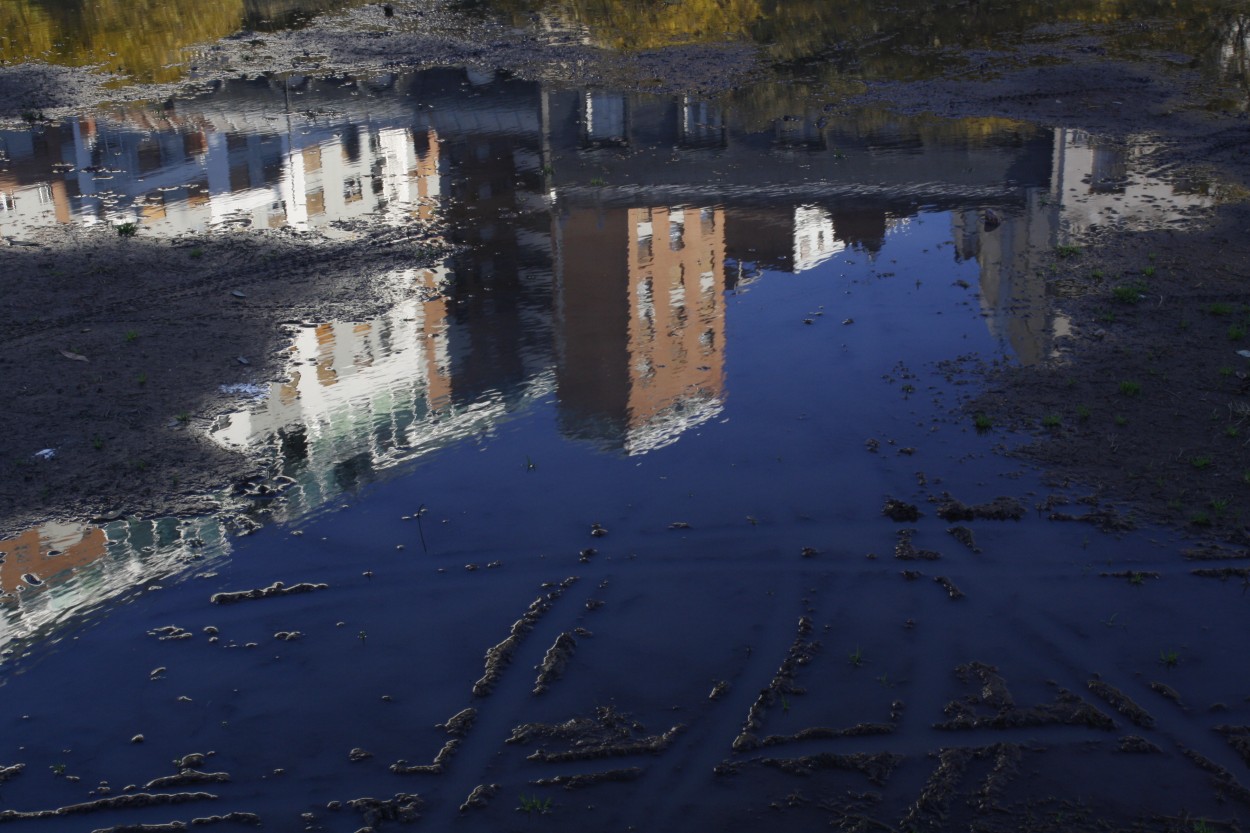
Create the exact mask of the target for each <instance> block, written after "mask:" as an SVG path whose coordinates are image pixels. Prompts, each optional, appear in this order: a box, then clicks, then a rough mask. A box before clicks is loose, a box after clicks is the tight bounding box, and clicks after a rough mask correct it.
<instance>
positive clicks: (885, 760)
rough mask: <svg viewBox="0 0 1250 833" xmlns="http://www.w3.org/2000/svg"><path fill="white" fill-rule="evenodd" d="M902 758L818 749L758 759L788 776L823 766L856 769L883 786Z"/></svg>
mask: <svg viewBox="0 0 1250 833" xmlns="http://www.w3.org/2000/svg"><path fill="white" fill-rule="evenodd" d="M902 761H903V756H902V755H898V754H896V753H893V752H876V753H873V754H868V753H866V752H856V753H853V754H849V755H839V754H837V753H834V752H820V753H817V754H815V755H804V756H803V757H801V758H760V759H759V763H760V764H762V765H764V766H770V767H775V768H776V769H779V770H781V771H782V772H786V773H789V774H790V775H811V774H812V773H813V772H817V771H819V770H822V769H840V770H846V771H849V772H858V773H861V774H863V775H865V776H867V777H868V780H869V781H871V782H872V783H874V784H877V785H878V786H882V785H884V784H885V782H886V781H887V780H888V779H889V777H890V774H891V773H892V772H894V769H895V768H896V767H897V766H898V765H899V764H900V763H902Z"/></svg>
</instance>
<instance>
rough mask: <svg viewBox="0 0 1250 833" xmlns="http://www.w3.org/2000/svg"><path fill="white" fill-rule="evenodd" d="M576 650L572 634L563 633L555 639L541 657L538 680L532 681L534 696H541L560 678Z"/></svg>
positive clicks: (575, 642)
mask: <svg viewBox="0 0 1250 833" xmlns="http://www.w3.org/2000/svg"><path fill="white" fill-rule="evenodd" d="M576 648H577V640H576V639H574V638H573V635H572V634H570V633H568V632H565V633H562V634H560V635H559V636H557V637H556V641H555V642H554V643H552V645H551V647H550V648H548V649H547V653H546V655H544V656H543V661H542V664H541V665H539V666H538V678H537V679H535V680H534V693H535V694H542V693H543V692H544V691H546V690H547V689H548V687H550V685H551V683H553V682H555V681H556V680H558V679H559V678H560V675H561V674H563V673H564V667H565V666H566V665H567V664H568V662H569V657H571V656H573V651H574V650H576Z"/></svg>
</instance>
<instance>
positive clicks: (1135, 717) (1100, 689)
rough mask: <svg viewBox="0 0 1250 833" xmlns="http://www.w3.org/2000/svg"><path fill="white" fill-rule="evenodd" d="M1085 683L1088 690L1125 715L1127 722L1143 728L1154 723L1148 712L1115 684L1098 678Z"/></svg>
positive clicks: (1149, 726) (1147, 727)
mask: <svg viewBox="0 0 1250 833" xmlns="http://www.w3.org/2000/svg"><path fill="white" fill-rule="evenodd" d="M1087 685H1088V686H1089V690H1090V691H1092V692H1094V693H1095V694H1097V695H1098V696H1099V697H1101V698H1102V699H1103V700H1106V701H1107V703H1108V704H1109V705H1110V706H1111V708H1113V709H1115V710H1116V711H1118V712H1119V713H1120V714H1122V715H1124V716H1125V717H1127V718H1128V719H1129V722H1131V723H1133V724H1134V725H1136V726H1140V727H1142V728H1143V729H1150V728H1152V727H1153V726H1154V725H1155V719H1154V718H1153V717H1152V716H1151V715H1150V712H1148V711H1146V710H1145V709H1143V708H1142V707H1141V706H1139V705H1137V704H1136V703H1134V702H1133V699H1132V698H1131V697H1129V696H1128V695H1127V694H1125V693H1124V692H1123V691H1120V690H1119V689H1118V688H1116V687H1115V686H1113V685H1109V684H1108V683H1105V682H1103V681H1102V680H1098V679H1094V680H1090V681H1089V683H1088V684H1087Z"/></svg>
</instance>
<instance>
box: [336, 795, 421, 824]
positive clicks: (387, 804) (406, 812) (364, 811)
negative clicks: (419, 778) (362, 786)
mask: <svg viewBox="0 0 1250 833" xmlns="http://www.w3.org/2000/svg"><path fill="white" fill-rule="evenodd" d="M424 804H425V802H424V801H423V800H422V799H421V796H419V795H416V794H415V793H395V795H394V796H393V797H391V798H368V797H366V798H353V799H352V800H350V801H348V802H346V805H347V807H349V808H350V809H352V810H355V811H356V812H358V813H360V816H361V818H362V819H363V820H364V823H365V826H366V827H367V828H373V827H375V826H376V825H377V823H378V822H380V821H397V822H399V823H401V824H411V823H412V822H414V821H416V820H417V819H418V818H420V817H421V813H420V810H421V808H422V806H424Z"/></svg>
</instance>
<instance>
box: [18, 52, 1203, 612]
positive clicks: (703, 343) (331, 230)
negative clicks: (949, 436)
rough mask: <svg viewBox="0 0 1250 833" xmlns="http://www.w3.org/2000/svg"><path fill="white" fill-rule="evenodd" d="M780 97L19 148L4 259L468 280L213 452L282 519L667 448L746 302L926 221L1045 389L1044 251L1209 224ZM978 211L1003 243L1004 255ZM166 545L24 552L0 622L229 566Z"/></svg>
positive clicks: (306, 85) (212, 99)
mask: <svg viewBox="0 0 1250 833" xmlns="http://www.w3.org/2000/svg"><path fill="white" fill-rule="evenodd" d="M767 93H768V91H767V90H761V89H754V90H750V91H746V92H743V93H742V94H741V95H739V96H731V97H729V98H727V99H724V100H718V101H706V100H699V99H695V98H690V97H664V96H647V95H623V94H619V93H614V92H611V91H604V90H595V91H580V92H579V91H575V90H573V91H570V90H563V91H557V90H547V89H544V88H543V87H541V86H540V85H539V84H536V83H531V82H524V81H518V80H515V79H510V78H505V77H502V76H499V77H497V76H496V75H494V74H491V73H478V72H466V71H463V70H451V69H440V70H430V71H425V72H420V73H412V74H405V75H383V76H380V77H376V78H370V79H346V78H332V79H316V78H308V77H300V76H291V77H287V78H269V79H261V80H254V81H235V82H229V83H226V84H224V85H222V86H221V87H220V88H219V89H217V90H216V91H215V92H214V93H213V94H209V95H206V96H203V97H201V98H197V99H194V100H186V101H183V100H173V101H170V102H167V103H166V104H165V105H164V106H161V107H151V106H140V105H132V106H126V107H120V108H113V109H107V110H103V111H101V112H99V113H96V114H94V115H92V116H89V117H82V118H79V119H76V120H73V121H69V122H66V123H63V124H60V125H38V126H33V127H31V128H29V129H25V130H6V131H0V154H2V156H0V160H2V161H0V234H2V235H4V236H7V237H14V238H25V237H28V236H30V235H32V234H33V233H35V232H37V231H38V229H39V228H41V227H48V226H54V225H61V224H71V223H73V224H80V225H92V224H106V223H107V224H111V223H119V222H123V221H133V222H136V223H138V224H139V225H140V226H141V227H142V228H143V230H144V233H145V234H160V235H169V236H173V235H178V234H183V233H187V232H198V231H204V230H206V229H232V228H237V227H253V228H262V229H274V228H293V229H298V230H319V231H321V232H323V233H326V234H357V233H360V232H359V229H360V228H362V227H365V226H374V225H377V224H389V225H393V226H399V227H409V226H411V225H413V224H424V223H432V222H434V221H436V220H437V221H438V222H439V223H441V225H440V228H442V229H443V230H444V233H445V234H446V235H447V236H448V238H449V240H450V241H451V242H453V243H456V244H460V250H459V253H458V254H456V255H455V256H453V257H451V258H450V259H449V260H448V261H447V262H445V263H444V264H442V265H440V266H439V267H437V268H432V269H417V268H408V269H399V270H396V272H395V273H394V274H392V275H390V276H388V277H387V279H386V280H385V281H383V286H382V287H381V289H382V290H383V291H385V292H386V293H387V295H388V297H394V298H396V299H397V300H396V302H395V304H394V305H393V306H392V308H391V309H389V310H388V311H387V312H386V313H385V314H383V315H381V316H379V317H377V318H376V319H373V320H371V321H364V322H310V323H309V324H308V325H306V326H303V327H299V328H296V331H295V332H293V334H292V339H291V343H290V348H289V349H290V367H289V374H288V377H287V379H286V380H285V381H282V382H278V383H266V384H263V385H260V386H258V387H256V388H255V389H252V390H249V391H247V392H246V395H247V398H249V399H250V401H249V402H247V403H246V407H243V408H242V409H241V410H240V411H239V412H238V413H236V414H233V415H230V416H229V417H226V418H223V419H222V420H221V421H220V422H219V423H218V424H217V425H216V426H215V427H214V428H213V430H212V432H211V434H212V436H213V438H214V439H216V440H217V441H218V442H221V443H223V444H225V445H227V446H231V447H238V448H249V449H269V450H270V451H272V452H273V453H274V456H275V457H276V459H277V461H278V462H277V466H278V469H279V470H280V472H281V473H283V474H286V475H288V476H290V477H291V478H292V479H293V480H294V481H295V483H296V485H295V486H294V487H293V488H292V489H291V490H289V492H288V495H287V498H286V501H285V503H284V504H282V507H283V508H280V509H277V510H275V511H277V512H278V513H279V514H280V515H285V516H286V517H292V516H297V515H299V514H300V513H302V512H306V511H308V510H310V509H312V508H315V507H317V506H319V505H322V504H324V503H326V502H327V501H329V500H331V499H333V498H334V497H335V496H336V495H338V494H340V493H341V492H342V491H344V490H347V489H352V488H355V487H356V486H358V485H360V484H361V483H362V482H365V481H368V480H369V479H371V478H372V477H374V476H375V475H376V473H377V472H378V471H380V470H382V469H385V468H388V467H391V466H394V465H395V464H397V463H398V462H400V461H403V460H407V459H411V458H412V457H414V456H416V455H419V454H424V453H428V452H430V451H432V450H435V449H438V448H441V447H444V446H446V445H447V444H449V443H453V442H458V441H460V440H462V439H464V438H466V437H471V436H475V435H480V434H487V433H490V432H491V431H494V430H495V429H496V427H497V425H498V424H499V423H500V422H501V421H503V420H505V419H507V418H509V416H510V415H513V414H517V413H519V412H522V411H525V410H527V409H528V408H530V407H531V406H532V404H533V403H535V402H537V401H540V400H544V399H547V398H550V397H551V396H552V395H553V394H554V397H555V399H556V408H555V414H556V419H557V420H558V422H559V426H560V429H561V430H562V431H563V432H564V433H565V434H566V435H567V436H569V437H571V438H575V439H578V440H584V441H589V442H591V443H593V444H595V445H596V446H597V447H600V448H603V449H605V450H610V451H612V452H613V453H621V454H642V453H646V452H648V451H651V450H654V449H657V448H660V447H662V446H665V445H667V444H669V443H671V442H673V441H675V440H676V439H677V438H678V437H679V436H680V435H681V434H682V432H684V431H687V430H689V429H690V428H692V427H694V426H697V425H700V424H704V423H706V422H707V421H708V420H709V419H711V418H713V417H715V416H716V415H717V414H718V413H719V412H720V411H721V410H722V408H723V407H724V405H725V402H726V397H727V396H728V395H729V391H727V389H726V382H725V377H726V368H725V347H726V344H725V342H726V333H727V329H726V291H727V290H731V289H741V288H742V287H743V286H744V285H745V284H746V283H749V281H750V280H751V279H752V276H753V275H756V274H759V273H760V272H761V271H762V270H769V271H782V272H791V273H799V272H805V271H809V270H813V269H817V268H818V267H819V266H820V265H821V264H822V263H825V262H826V261H829V260H830V259H831V258H834V257H836V256H837V255H838V254H839V253H841V252H844V251H846V250H855V251H858V252H861V253H863V254H865V255H867V256H868V257H876V256H877V254H878V253H879V252H881V251H882V249H883V247H884V246H885V245H886V244H887V241H888V239H889V236H890V235H891V233H892V230H893V229H895V228H896V227H898V226H899V225H900V224H905V223H907V222H908V220H909V218H912V217H915V216H917V215H918V214H920V213H922V212H923V213H928V214H933V213H939V212H946V213H948V214H949V216H950V223H951V229H952V234H953V237H954V241H955V243H956V246H955V248H956V256H957V257H959V258H961V259H975V260H976V261H977V262H978V264H979V266H980V274H981V281H980V284H981V285H980V299H981V305H982V309H983V311H984V313H985V316H986V320H987V322H988V326H989V328H990V330H991V332H992V333H993V334H994V335H995V336H996V337H997V338H998V339H999V340H1000V342H1001V343H1002V344H1003V346H1004V348H1005V349H1010V350H1011V351H1013V352H1014V354H1015V355H1016V356H1017V358H1018V359H1019V360H1020V361H1024V362H1036V361H1041V360H1043V359H1045V358H1046V357H1047V356H1048V355H1050V354H1051V352H1052V342H1053V339H1054V337H1055V336H1056V335H1062V334H1064V333H1065V332H1066V328H1067V326H1068V324H1067V322H1066V321H1065V320H1063V319H1062V318H1060V319H1058V320H1055V319H1053V318H1052V317H1051V316H1052V315H1053V313H1052V312H1051V311H1050V309H1049V305H1048V304H1047V295H1046V291H1047V290H1046V284H1045V278H1044V269H1043V266H1044V265H1045V263H1046V262H1047V261H1046V258H1047V257H1048V256H1049V254H1050V253H1051V252H1053V250H1054V248H1055V246H1057V245H1059V244H1061V243H1065V242H1068V241H1070V240H1072V239H1073V238H1074V236H1076V235H1079V234H1081V233H1083V232H1085V231H1087V230H1089V229H1090V228H1092V227H1094V226H1095V225H1100V226H1115V227H1130V228H1144V227H1157V226H1160V225H1167V224H1172V223H1178V222H1182V221H1184V220H1185V219H1186V217H1187V215H1188V213H1189V212H1192V211H1193V210H1194V209H1195V208H1201V207H1203V206H1206V205H1208V204H1209V203H1210V198H1209V196H1207V194H1206V193H1205V192H1203V191H1202V190H1201V189H1191V191H1190V192H1188V193H1187V192H1184V191H1182V190H1181V189H1178V188H1177V187H1174V186H1173V185H1171V184H1168V183H1164V182H1162V181H1159V180H1156V179H1151V178H1150V177H1149V176H1147V175H1146V174H1144V173H1143V172H1142V171H1141V166H1140V165H1138V164H1137V157H1138V156H1139V155H1140V154H1142V153H1143V152H1145V151H1146V150H1148V149H1149V145H1148V143H1146V142H1144V141H1143V142H1127V143H1121V144H1117V145H1109V144H1106V143H1102V142H1099V141H1097V140H1095V139H1092V138H1091V137H1088V136H1085V135H1084V134H1081V133H1079V132H1076V131H1070V130H1065V129H1057V130H1053V131H1052V130H1041V129H1037V128H1033V127H1029V126H1026V125H1020V124H1017V123H1010V122H1002V121H995V120H970V121H965V122H955V121H939V120H936V119H925V118H903V117H892V116H885V115H882V114H880V113H875V112H869V111H862V112H852V113H847V114H842V115H830V114H827V113H824V112H823V111H813V112H805V113H801V114H800V115H797V116H796V115H793V114H791V113H789V112H784V111H783V108H785V109H786V110H788V108H789V107H790V106H791V105H792V102H787V101H786V100H785V99H784V97H783V95H782V94H780V93H779V94H778V97H777V99H776V102H773V101H772V99H770V97H769V95H768V94H767ZM774 105H775V106H774ZM770 108H772V109H770ZM773 109H776V110H777V111H778V112H773ZM988 206H992V207H994V209H995V211H996V212H997V213H998V214H999V215H1000V216H1001V217H1002V223H1001V224H1000V225H999V226H998V228H996V229H994V230H989V231H987V230H986V229H985V227H984V225H983V223H982V216H983V211H984V209H985V208H986V207H988ZM204 523H205V524H208V525H209V526H211V522H209V521H205V522H204ZM161 524H165V522H155V523H154V524H151V531H150V532H143V531H142V530H143V529H145V528H146V527H144V526H143V524H138V525H135V524H125V523H122V522H118V523H117V524H112V525H108V526H106V527H105V528H104V530H103V531H101V530H99V529H94V530H89V529H86V528H80V527H74V528H69V527H65V528H60V527H44V528H41V529H40V530H36V531H31V532H28V533H26V534H25V535H23V536H22V537H21V538H19V539H16V540H15V541H14V542H9V543H8V544H6V545H5V547H6V549H5V552H6V556H5V561H4V563H3V565H0V566H2V567H3V582H4V585H3V587H4V593H5V594H6V598H7V599H8V603H9V604H12V603H13V600H14V599H16V598H18V597H19V596H20V597H21V598H23V599H28V598H29V599H34V598H36V597H37V596H38V595H39V592H36V591H40V592H42V594H43V596H45V597H48V598H53V597H54V593H53V592H50V591H51V590H52V589H54V586H55V585H56V584H57V578H56V577H57V576H67V575H71V574H74V573H75V572H76V571H79V570H80V569H81V568H83V566H84V565H86V564H87V563H88V562H91V563H97V562H103V561H108V562H110V563H111V564H114V566H112V567H110V568H109V569H110V570H113V572H114V573H115V574H116V575H118V576H124V575H127V569H129V568H128V567H125V566H116V565H135V564H143V565H149V564H150V563H151V562H152V560H153V558H155V557H156V556H155V555H154V554H156V553H173V555H171V556H170V558H169V559H168V560H166V561H164V562H162V563H165V564H167V565H175V564H178V563H183V561H184V560H185V558H188V557H191V556H189V555H188V553H192V554H193V553H194V551H195V550H196V545H195V544H194V543H193V542H194V541H195V540H202V539H206V538H208V539H213V540H222V539H224V537H225V536H224V533H223V532H222V531H221V530H220V529H219V528H217V527H212V528H211V529H210V528H209V526H205V527H204V529H202V530H199V531H195V532H193V533H189V532H187V531H186V530H185V529H184V528H183V527H182V526H181V525H179V524H178V523H176V522H172V521H170V522H169V524H172V526H170V527H169V528H168V529H165V528H164V527H163V526H161ZM169 524H166V526H168V525H169ZM74 536H77V537H76V538H75V537H74ZM145 537H147V538H151V543H143V540H144V539H145ZM71 539H72V540H71ZM145 548H147V549H148V550H150V552H149V553H147V554H145ZM110 553H118V556H117V558H116V559H105V558H104V555H105V554H110ZM128 553H129V555H128ZM136 553H137V555H136ZM171 568H172V567H171ZM143 569H144V570H145V571H146V570H148V567H147V566H144V568H143ZM25 575H30V576H32V577H33V578H34V579H35V580H36V581H37V582H39V583H31V582H27V581H26V580H25V579H23V578H22V576H25ZM136 575H138V573H136ZM105 583H106V584H107V582H105ZM124 584H125V582H120V583H117V584H115V585H109V586H116V587H121V586H124ZM41 588H42V590H41ZM23 606H28V603H27V602H25V601H23Z"/></svg>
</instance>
